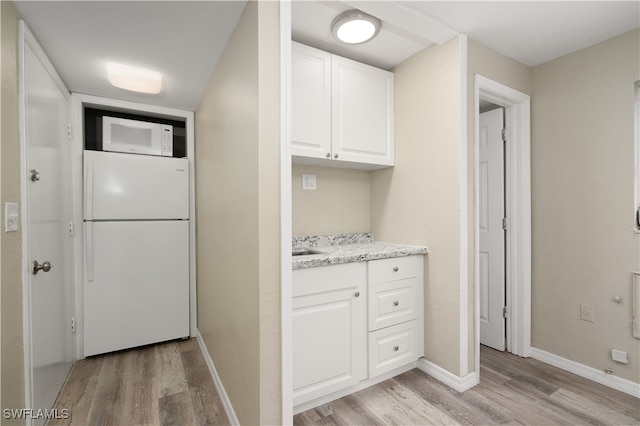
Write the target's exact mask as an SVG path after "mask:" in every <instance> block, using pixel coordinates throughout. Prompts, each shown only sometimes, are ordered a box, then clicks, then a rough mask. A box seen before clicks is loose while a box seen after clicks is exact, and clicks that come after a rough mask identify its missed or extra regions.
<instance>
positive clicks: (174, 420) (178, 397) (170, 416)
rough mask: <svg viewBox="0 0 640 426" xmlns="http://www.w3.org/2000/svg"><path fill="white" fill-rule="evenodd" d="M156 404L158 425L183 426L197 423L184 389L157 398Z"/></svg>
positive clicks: (187, 392) (188, 396)
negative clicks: (158, 415) (158, 414)
mask: <svg viewBox="0 0 640 426" xmlns="http://www.w3.org/2000/svg"><path fill="white" fill-rule="evenodd" d="M158 404H159V408H160V423H159V424H160V425H162V426H184V425H196V424H198V423H197V422H196V417H195V413H194V411H193V406H192V405H191V396H190V395H189V391H187V390H184V391H182V392H177V393H172V394H170V395H166V396H163V397H162V398H160V399H159V401H158Z"/></svg>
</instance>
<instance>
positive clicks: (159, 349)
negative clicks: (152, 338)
mask: <svg viewBox="0 0 640 426" xmlns="http://www.w3.org/2000/svg"><path fill="white" fill-rule="evenodd" d="M155 350H156V363H157V364H156V370H157V375H158V379H157V384H158V396H159V397H160V398H162V397H164V396H168V395H173V394H175V393H180V392H184V391H185V390H186V389H187V378H186V376H185V373H184V369H183V367H182V357H181V355H180V350H179V349H178V344H177V343H176V342H167V343H162V344H159V345H156V346H155Z"/></svg>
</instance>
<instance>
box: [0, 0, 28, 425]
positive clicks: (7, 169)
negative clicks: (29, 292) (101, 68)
mask: <svg viewBox="0 0 640 426" xmlns="http://www.w3.org/2000/svg"><path fill="white" fill-rule="evenodd" d="M0 8H1V9H0V10H1V12H0V13H1V15H2V16H1V17H2V30H1V31H2V36H1V37H2V69H1V72H2V76H1V77H2V78H1V79H2V95H1V102H2V115H1V117H0V118H1V126H2V127H1V135H0V136H1V137H2V139H1V141H0V151H1V160H2V163H1V166H0V170H1V186H2V187H1V195H0V203H1V204H0V205H4V203H5V202H14V203H20V179H19V176H20V142H19V136H18V19H19V18H20V17H19V16H18V12H17V11H16V9H15V7H14V5H13V3H12V2H8V1H2V2H0ZM1 210H2V222H4V208H3V209H1ZM0 249H1V258H2V265H3V268H2V277H1V279H2V281H1V284H0V285H1V292H2V295H1V305H2V308H1V310H0V312H1V313H2V320H1V321H2V341H1V342H0V345H1V352H2V355H1V359H2V372H1V374H2V392H1V393H2V401H1V406H2V407H1V408H23V407H24V391H25V390H24V365H23V364H24V363H23V357H24V355H23V342H22V275H21V265H22V255H21V233H20V232H12V233H4V232H3V233H2V240H1V242H0ZM5 422H7V421H6V420H4V419H3V421H2V423H5ZM21 423H24V422H21Z"/></svg>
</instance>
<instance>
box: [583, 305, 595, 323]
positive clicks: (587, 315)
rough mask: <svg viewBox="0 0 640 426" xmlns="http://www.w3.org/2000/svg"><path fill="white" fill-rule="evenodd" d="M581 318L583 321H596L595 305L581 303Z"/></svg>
mask: <svg viewBox="0 0 640 426" xmlns="http://www.w3.org/2000/svg"><path fill="white" fill-rule="evenodd" d="M580 319H581V320H583V321H589V322H595V318H594V315H593V305H587V304H584V303H581V304H580Z"/></svg>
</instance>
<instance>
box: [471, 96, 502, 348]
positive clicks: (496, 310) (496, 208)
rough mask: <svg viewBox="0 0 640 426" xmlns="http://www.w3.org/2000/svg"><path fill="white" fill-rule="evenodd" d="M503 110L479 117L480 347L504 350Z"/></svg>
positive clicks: (496, 110) (486, 113)
mask: <svg viewBox="0 0 640 426" xmlns="http://www.w3.org/2000/svg"><path fill="white" fill-rule="evenodd" d="M503 127H504V110H503V109H502V108H499V109H494V110H492V111H489V112H485V113H482V114H480V138H479V139H480V140H479V157H480V158H479V165H478V178H479V182H478V185H479V200H478V209H479V216H478V221H479V226H480V258H479V271H480V286H479V287H480V295H479V296H480V312H479V314H480V343H481V344H483V345H486V346H490V347H492V348H494V349H497V350H500V351H504V350H505V343H506V340H505V319H504V317H503V311H502V309H503V307H504V306H505V235H504V229H503V226H502V219H503V217H504V155H503V152H504V146H503V141H502V129H503Z"/></svg>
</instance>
